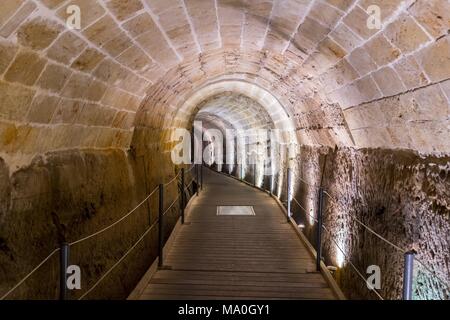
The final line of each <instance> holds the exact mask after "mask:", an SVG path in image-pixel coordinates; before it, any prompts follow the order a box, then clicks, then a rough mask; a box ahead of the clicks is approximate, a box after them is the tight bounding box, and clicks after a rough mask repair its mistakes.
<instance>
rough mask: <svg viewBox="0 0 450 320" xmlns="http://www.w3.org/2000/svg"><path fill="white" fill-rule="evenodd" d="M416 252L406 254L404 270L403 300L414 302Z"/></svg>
mask: <svg viewBox="0 0 450 320" xmlns="http://www.w3.org/2000/svg"><path fill="white" fill-rule="evenodd" d="M415 254H416V252H415V251H414V250H411V251H408V252H405V256H404V269H403V300H413V280H414V279H413V278H414V256H415Z"/></svg>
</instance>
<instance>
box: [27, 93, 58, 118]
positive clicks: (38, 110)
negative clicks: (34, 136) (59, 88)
mask: <svg viewBox="0 0 450 320" xmlns="http://www.w3.org/2000/svg"><path fill="white" fill-rule="evenodd" d="M59 99H60V98H59V97H55V96H48V95H45V94H39V95H36V96H35V97H34V99H33V103H32V104H31V107H30V111H29V112H28V115H27V120H28V121H30V122H35V123H50V121H51V120H52V117H53V114H54V113H55V110H56V107H57V106H58V103H59Z"/></svg>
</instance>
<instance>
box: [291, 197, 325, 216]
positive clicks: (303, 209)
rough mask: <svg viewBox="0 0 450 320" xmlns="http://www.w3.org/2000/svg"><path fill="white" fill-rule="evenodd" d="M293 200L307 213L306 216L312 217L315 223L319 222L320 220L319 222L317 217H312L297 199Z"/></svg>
mask: <svg viewBox="0 0 450 320" xmlns="http://www.w3.org/2000/svg"><path fill="white" fill-rule="evenodd" d="M292 200H294V202H295V203H296V204H297V205H298V206H299V207H300V208H301V209H303V211H305V214H306V215H308V216H309V217H311V218H312V219H313V220H314V221H315V222H319V220H317V218H316V217H314V216H313V215H311V214H310V213H309V212H308V210H306V209H305V208H304V207H303V206H302V205H301V204H300V202H298V201H297V199H295V198H292Z"/></svg>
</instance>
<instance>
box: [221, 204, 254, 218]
mask: <svg viewBox="0 0 450 320" xmlns="http://www.w3.org/2000/svg"><path fill="white" fill-rule="evenodd" d="M217 215H218V216H254V215H255V210H253V207H252V206H218V207H217Z"/></svg>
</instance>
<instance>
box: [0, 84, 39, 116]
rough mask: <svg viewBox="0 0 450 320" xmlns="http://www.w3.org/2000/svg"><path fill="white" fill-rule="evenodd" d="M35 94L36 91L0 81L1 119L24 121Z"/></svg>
mask: <svg viewBox="0 0 450 320" xmlns="http://www.w3.org/2000/svg"><path fill="white" fill-rule="evenodd" d="M34 94H35V90H31V89H29V88H25V87H22V86H18V85H15V84H10V83H7V82H5V81H1V80H0V117H1V118H3V119H8V120H17V121H22V120H23V118H24V116H25V115H26V114H27V112H28V109H29V107H30V104H31V101H32V99H33V96H34Z"/></svg>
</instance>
